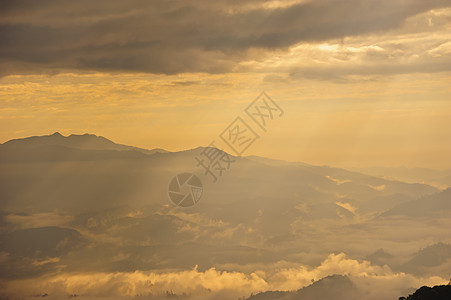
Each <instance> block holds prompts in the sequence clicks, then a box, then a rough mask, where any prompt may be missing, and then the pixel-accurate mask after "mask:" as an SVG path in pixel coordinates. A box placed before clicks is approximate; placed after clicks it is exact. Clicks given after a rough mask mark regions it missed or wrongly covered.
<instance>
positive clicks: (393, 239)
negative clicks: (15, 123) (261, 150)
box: [0, 134, 451, 299]
mask: <svg viewBox="0 0 451 300" xmlns="http://www.w3.org/2000/svg"><path fill="white" fill-rule="evenodd" d="M216 151H219V150H218V149H216V148H210V147H198V148H195V149H189V150H185V151H178V152H165V151H147V150H145V149H137V148H134V147H129V146H125V145H117V144H115V143H114V142H112V141H109V140H107V139H106V138H102V137H97V136H95V135H81V136H74V135H71V136H68V137H63V136H61V135H59V134H53V135H49V136H42V137H31V138H26V139H19V140H13V141H9V142H7V143H5V144H2V145H0V262H1V267H0V280H6V281H7V282H9V281H11V284H16V283H15V282H16V281H17V282H18V283H17V284H18V285H21V286H22V285H23V286H29V285H27V283H26V282H22V280H24V281H26V280H29V281H30V282H31V281H32V282H38V283H39V284H38V283H37V285H38V287H39V288H40V287H41V286H44V287H48V288H49V289H51V287H52V286H55V289H54V290H45V291H41V290H38V287H37V288H36V289H37V290H38V291H36V292H35V293H34V294H33V293H31V294H30V293H28V294H26V295H23V297H22V298H26V297H29V295H37V294H43V293H44V292H45V293H47V294H49V295H50V296H49V297H54V298H55V299H62V298H64V297H67V295H72V294H80V293H79V292H78V291H74V290H70V291H69V290H66V289H67V288H68V287H67V286H66V287H56V284H55V285H48V284H47V285H46V284H45V283H44V282H46V280H48V278H50V276H53V275H52V274H56V275H55V276H58V274H94V273H96V272H101V273H103V274H117V276H119V277H120V276H128V275H123V274H134V272H137V274H138V273H139V272H142V274H144V273H146V274H147V273H148V272H155V273H158V274H160V273H162V274H163V273H164V274H166V273H167V274H172V275H173V276H179V275H177V274H185V275H186V276H188V275H189V276H193V277H192V278H211V276H216V275H217V276H219V277H220V280H226V281H227V282H235V281H240V280H251V281H252V280H254V279H255V282H257V283H258V284H257V285H254V284H253V283H243V284H242V286H244V287H252V291H254V292H255V291H262V290H266V289H267V288H264V287H262V285H263V286H264V282H268V285H269V286H274V285H272V284H273V283H271V280H273V281H274V282H276V283H277V282H279V283H280V282H282V283H284V282H285V281H291V283H290V285H283V284H282V286H285V287H286V286H299V282H293V281H295V280H298V279H297V278H301V280H303V282H304V281H305V280H306V282H309V280H310V279H311V278H312V277H315V278H316V277H318V276H319V277H327V276H328V275H331V274H337V276H338V275H339V274H341V275H344V274H348V273H349V272H351V273H352V272H353V270H354V267H352V266H355V265H356V264H357V265H358V266H359V267H358V268H357V269H360V268H369V270H368V272H366V269H365V272H363V273H365V274H373V273H374V272H378V270H383V272H385V270H386V268H393V269H394V271H399V272H401V271H405V272H410V273H409V274H411V273H414V274H419V273H418V272H424V273H425V274H446V273H445V271H446V270H447V268H448V267H449V260H448V259H445V257H442V258H443V259H441V260H439V261H437V262H433V261H430V260H426V264H427V263H434V265H433V266H432V267H425V266H424V262H423V259H413V257H414V255H412V253H415V252H416V250H417V249H419V248H424V247H425V246H427V245H428V243H429V241H431V240H435V241H444V242H447V239H448V238H449V231H448V228H449V226H451V224H450V223H451V222H450V219H449V216H448V215H446V214H442V215H440V214H439V215H436V214H428V213H427V212H428V210H427V209H429V210H434V209H435V208H434V207H423V208H422V209H423V210H424V212H425V215H424V217H421V218H419V217H417V216H416V215H412V214H410V211H409V205H407V207H405V208H403V209H402V210H400V213H403V212H406V213H407V214H404V215H400V214H391V213H389V212H391V211H392V210H395V209H397V207H401V206H400V205H403V204H405V203H411V202H412V201H420V202H421V201H424V200H425V199H439V200H437V201H438V202H437V203H435V202H430V203H432V205H431V206H434V205H440V203H442V202H440V201H441V200H440V199H442V198H443V195H447V193H448V191H445V192H440V191H439V190H438V189H437V188H434V187H432V186H429V185H427V184H418V183H405V182H401V181H396V180H387V179H384V178H379V177H374V176H370V175H367V174H362V173H359V172H353V171H349V170H345V169H341V168H333V167H329V166H314V165H309V164H305V163H296V162H284V161H276V160H272V159H269V158H260V157H255V156H252V157H236V156H233V155H230V154H227V153H224V152H218V153H219V154H220V155H225V156H224V157H228V158H229V159H230V165H228V164H227V163H226V161H227V160H223V161H222V163H223V164H222V166H223V167H224V168H223V169H222V170H221V172H222V174H221V173H219V172H216V173H214V174H215V175H216V176H217V178H216V179H217V181H216V182H215V181H214V178H213V177H212V176H211V174H210V173H208V169H204V168H202V166H201V165H200V164H199V159H200V158H201V159H204V160H206V159H207V158H206V156H204V154H205V153H206V152H209V153H210V152H216ZM213 170H214V169H213ZM210 171H211V169H210ZM185 172H188V173H193V174H195V175H196V176H197V177H198V178H199V180H200V181H201V182H202V188H203V189H202V197H201V199H200V201H199V202H198V203H197V204H196V205H195V206H193V207H187V208H179V207H175V206H174V205H172V204H171V202H170V201H169V198H168V188H169V182H170V181H171V180H172V179H173V178H174V176H175V175H177V174H180V173H185ZM443 199H447V198H446V197H445V198H443ZM431 201H432V200H431ZM403 210H404V211H403ZM384 213H386V214H384ZM419 228H421V230H419ZM381 248H383V249H384V250H383V251H382V250H381V251H378V249H381ZM369 253H373V255H370V256H369V257H368V254H369ZM388 253H390V254H388ZM437 253H439V252H437ZM437 253H436V255H437ZM440 253H441V252H440ZM420 256H421V255H420ZM365 258H366V259H368V260H370V261H371V262H372V264H371V265H368V264H370V263H369V262H367V261H364V259H365ZM409 261H410V262H409ZM406 262H409V263H408V264H405V265H403V264H404V263H406ZM378 264H380V265H385V264H387V265H388V266H389V267H387V266H384V267H383V268H381V267H379V266H378ZM349 266H351V267H352V268H348V267H349ZM373 266H374V268H373ZM398 266H402V267H403V268H401V267H399V269H395V267H398ZM374 270H376V271H374ZM177 272H178V273H177ZM222 272H225V273H222ZM227 272H229V273H227ZM302 272H306V273H305V274H302ZM309 272H315V274H319V275H314V276H312V275H311V274H310V273H309ZM299 273H301V276H300V277H297V276H298V275H296V274H299ZM121 274H122V275H121ZM139 274H141V273H139ZM142 274H141V275H139V276H144V275H142ZM174 274H175V275H174ZM212 274H213V275H212ZM215 274H216V275H215ZM312 274H313V273H312ZM384 274H385V273H383V274H382V276H385V275H384ZM172 275H171V276H172ZM185 275H183V276H185ZM304 275H305V276H306V277H305V278H303V277H302V276H304ZM67 276H71V275H67ZM77 276H78V275H77ZM102 276H103V275H102ZM136 276H138V275H136ZM139 276H138V277H139ZM152 276H153V275H152ZM155 276H156V275H155ZM162 276H163V275H162ZM164 276H166V275H164ZM171 276H169V275H168V276H166V277H164V278H167V280H172V279H170V278H172V277H171ZM189 276H188V277H189ZM204 276H205V277H204ZM221 276H222V277H221ZM227 276H232V277H233V276H236V277H233V278H234V279H233V280H231V279H230V280H229V279H227ZM371 276H372V275H370V277H369V278H370V279H371ZM409 276H410V275H409ZM412 276H413V275H412ZM138 277H136V278H138ZM188 277H184V278H188ZM256 277H258V278H256ZM77 278H78V277H77ZM80 278H85V277H80ZM105 278H110V279H108V280H113V279H114V278H116V275H114V276H110V277H109V276H106V277H105ZM189 278H191V277H189ZM221 278H222V279H221ZM224 278H225V279H224ZM229 278H231V277H229ZM249 278H250V279H249ZM302 278H303V279H302ZM349 278H353V279H354V278H355V277H349ZM349 278H347V277H346V278H345V277H340V276H338V277H331V278H326V279H324V280H322V281H317V282H315V283H314V284H313V285H311V286H309V287H308V288H305V289H302V290H300V291H297V292H289V291H281V292H273V293H267V294H264V295H263V296H260V297H267V296H268V297H272V296H271V295H275V296H277V297H278V295H282V294H283V295H285V296H286V297H288V298H287V299H297V298H292V297H303V298H300V299H304V298H305V299H309V297H314V295H321V296H324V297H326V296H327V297H329V296H330V294H328V293H332V291H336V292H334V293H333V294H334V295H336V296H337V297H342V298H346V296H349V295H354V294H353V293H354V292H355V288H357V289H360V286H356V281H354V280H353V281H352V282H351V283H350V282H349ZM370 279H368V280H370ZM41 280H42V281H41ZM106 280H107V279H106ZM183 280H185V279H183ZM183 280H181V281H183ZM186 280H188V281H189V279H186ZM181 281H180V280H176V279H174V281H172V282H181ZM195 281H196V282H197V283H199V284H200V283H202V284H203V282H204V279H196V280H195ZM76 282H79V281H78V279H76ZM143 282H147V280H143ZM41 283H42V285H41ZM121 284H122V281H121V282H116V283H114V282H113V283H112V286H111V288H112V289H113V286H114V287H116V286H117V287H118V289H120V290H121V291H123V290H126V288H125V287H124V286H122V285H121ZM143 284H144V285H143V286H141V285H139V284H138V285H137V286H139V287H140V288H141V287H142V289H144V290H146V291H148V289H149V288H150V287H151V286H153V285H151V284H147V283H143ZM192 284H193V282H192V281H189V284H188V283H187V284H186V285H185V288H186V287H188V286H191V285H192ZM215 284H216V283H215ZM270 284H271V285H270ZM304 284H305V282H304ZM365 284H367V283H365ZM213 286H217V285H213ZM275 286H277V285H275ZM338 286H342V287H343V291H344V292H345V294H343V295H341V296H340V294H339V291H338V289H339V288H338ZM205 287H206V288H205V290H206V291H205V292H206V293H209V292H208V289H210V287H211V286H207V285H205ZM365 288H367V287H365ZM408 288H410V285H408V284H407V283H403V285H402V286H401V287H400V289H399V290H395V291H393V292H391V291H390V295H391V294H394V295H399V294H402V293H403V291H404V290H407V289H408ZM1 289H2V287H0V293H2V290H1ZM28 289H32V287H30V288H27V291H28ZM99 289H100V290H102V291H103V290H107V291H110V287H108V286H102V287H100V288H99ZM151 289H154V287H152V288H151ZM20 290H21V289H19V291H20ZM200 290H203V288H201V287H198V288H196V292H197V291H200ZM61 291H64V292H65V293H66V294H64V293H63V294H58V293H60V292H61ZM165 291H166V290H165ZM248 291H249V290H238V292H235V293H234V294H233V295H232V294H230V295H228V296H227V297H225V296H224V294H222V295H216V294H215V295H213V294H212V295H211V298H205V299H214V298H215V297H216V299H237V298H238V297H242V296H243V295H249V294H250V291H249V292H248ZM400 291H401V292H400ZM153 292H154V291H153V290H152V292H151V293H153ZM174 292H176V293H177V295H179V296H180V295H182V294H183V293H184V292H185V290H183V289H179V290H177V291H174ZM18 293H19V292H18ZM86 293H87V294H85V295H86V297H89V293H88V292H86ZM111 293H112V292H111ZM137 293H138V292H137ZM139 293H141V292H139ZM143 293H144V292H143ZM149 293H150V292H149ZM387 293H388V292H387ZM13 294H14V293H13ZM102 295H103V294H102ZM143 295H144V296H146V295H148V294H143ZM293 295H294V296H293ZM109 296H111V295H109ZM285 296H284V297H285ZM80 297H81V298H82V296H80ZM155 297H157V296H155ZM187 297H188V296H187ZM13 298H14V297H11V299H13ZM354 298H356V297H350V298H349V297H348V299H354ZM149 299H158V298H151V297H150V296H149ZM180 299H183V298H180ZM192 299H195V296H193V297H192ZM196 299H197V298H196ZM262 299H264V298H262ZM337 299H340V298H337Z"/></svg>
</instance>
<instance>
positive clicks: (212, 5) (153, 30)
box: [0, 0, 449, 75]
mask: <svg viewBox="0 0 451 300" xmlns="http://www.w3.org/2000/svg"><path fill="white" fill-rule="evenodd" d="M1 5H2V7H3V8H2V13H1V15H0V18H1V21H0V39H1V40H2V46H1V48H0V57H1V59H0V65H1V66H2V70H3V75H7V74H16V73H29V72H31V73H52V72H59V71H63V70H79V71H86V70H97V71H102V72H115V71H126V72H149V73H166V74H174V73H181V72H208V73H223V72H232V71H235V70H236V69H237V68H238V67H239V65H238V64H239V63H241V62H244V61H246V60H248V59H249V58H252V59H260V58H265V57H268V56H271V55H272V51H276V50H282V51H286V50H287V49H288V48H289V47H291V46H294V45H296V44H299V43H311V42H320V41H327V40H331V39H341V38H344V37H349V36H359V35H366V34H372V33H379V32H381V31H387V30H391V29H393V28H398V27H399V26H400V25H401V24H402V23H403V22H404V21H405V20H406V19H407V18H409V17H411V16H414V15H417V14H419V13H422V12H426V11H430V10H431V9H437V8H441V7H446V6H449V3H448V1H445V0H434V1H427V2H425V1H421V0H410V1H389V0H384V1H376V0H365V1H357V0H352V1H347V2H346V3H343V2H341V1H336V0H321V1H289V2H288V3H285V4H283V2H280V1H269V2H266V1H256V0H247V1H243V2H242V1H240V2H239V3H238V2H236V1H232V0H229V1H227V0H223V1H215V2H211V1H206V0H203V1H194V0H190V1H183V2H167V1H161V0H160V1H151V2H146V1H129V2H127V3H124V2H121V1H117V0H115V1H96V2H95V3H93V2H90V1H77V2H73V1H53V0H47V1H41V2H39V5H37V4H36V3H34V2H33V1H27V0H20V1H14V2H5V1H2V2H1ZM253 49H263V50H264V51H261V52H255V51H254V50H253Z"/></svg>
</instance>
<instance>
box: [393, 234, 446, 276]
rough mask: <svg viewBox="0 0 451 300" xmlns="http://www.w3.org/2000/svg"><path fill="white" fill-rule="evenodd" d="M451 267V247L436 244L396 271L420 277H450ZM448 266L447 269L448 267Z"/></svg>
mask: <svg viewBox="0 0 451 300" xmlns="http://www.w3.org/2000/svg"><path fill="white" fill-rule="evenodd" d="M450 265H451V245H450V244H445V243H436V244H434V245H430V246H427V247H426V248H423V249H421V250H420V251H418V252H417V253H415V254H413V255H412V257H411V258H410V259H409V260H408V261H407V262H405V263H403V264H402V265H400V266H398V267H395V268H394V269H396V270H400V271H402V272H405V273H410V274H415V275H418V276H425V275H438V276H443V277H445V278H446V277H448V276H449V269H448V268H447V267H449V266H450ZM446 266H447V267H446Z"/></svg>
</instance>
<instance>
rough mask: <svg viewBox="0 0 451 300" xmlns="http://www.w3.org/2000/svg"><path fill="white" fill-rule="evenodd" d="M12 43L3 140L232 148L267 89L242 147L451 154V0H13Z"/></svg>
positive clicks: (376, 159) (437, 159)
mask: <svg viewBox="0 0 451 300" xmlns="http://www.w3.org/2000/svg"><path fill="white" fill-rule="evenodd" d="M0 41H1V43H0V76H1V77H0V143H3V142H6V141H8V140H10V139H13V138H20V137H26V136H31V135H44V134H51V133H53V132H55V131H58V132H60V133H62V134H64V135H69V134H82V133H92V134H96V135H101V136H105V137H107V138H109V139H111V140H113V141H115V142H117V143H122V144H128V145H133V146H138V147H142V148H164V149H166V150H169V151H177V150H183V149H189V148H195V147H198V146H206V145H208V144H210V142H212V141H215V142H218V144H219V145H218V146H221V147H223V148H224V150H227V149H226V145H221V144H220V142H221V141H220V138H219V135H220V134H221V132H223V131H224V129H225V128H227V126H229V124H230V123H231V122H232V121H233V120H234V119H235V118H236V117H238V116H241V117H243V118H245V117H246V114H245V112H244V109H245V108H246V107H247V106H248V105H249V104H250V103H251V102H252V101H253V100H254V99H256V98H257V97H258V96H259V95H260V93H261V92H263V91H265V92H266V93H267V95H269V96H270V97H271V98H272V99H273V100H274V102H275V103H277V104H278V105H279V106H280V107H281V108H282V109H283V111H284V114H283V116H281V117H280V118H275V119H274V120H273V122H271V124H268V128H267V131H266V132H265V131H261V130H260V129H259V128H257V129H256V131H257V133H258V135H259V136H260V138H259V139H258V140H257V141H256V142H255V143H254V144H253V145H252V147H249V149H247V150H246V153H245V155H260V156H266V157H271V158H276V159H284V160H290V161H302V162H306V163H311V164H320V165H333V166H342V167H365V166H401V165H403V166H408V167H429V168H439V169H444V168H451V160H450V159H449V153H451V101H450V100H451V85H450V83H451V2H450V1H446V0H430V1H423V0H378V1H376V0H360V1H357V0H349V1H334V0H319V1H309V0H300V1H296V0H287V1H257V0H244V1H235V0H219V1H207V0H197V1H192V0H186V1H168V0H164V1H163V0H155V1H138V0H136V1H117V0H109V1H106V0H105V1H95V2H94V1H86V0H85V1H60V0H58V1H55V0H44V1H39V2H37V1H32V0H29V1H23V0H17V1H0ZM248 122H249V124H251V122H252V121H251V120H248ZM254 125H255V124H254Z"/></svg>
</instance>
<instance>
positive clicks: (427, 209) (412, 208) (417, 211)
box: [383, 188, 451, 217]
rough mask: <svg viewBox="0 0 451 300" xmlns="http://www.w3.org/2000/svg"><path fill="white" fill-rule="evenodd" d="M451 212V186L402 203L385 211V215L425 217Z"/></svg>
mask: <svg viewBox="0 0 451 300" xmlns="http://www.w3.org/2000/svg"><path fill="white" fill-rule="evenodd" d="M450 213H451V188H448V189H446V190H445V191H442V192H440V193H438V194H432V195H426V196H423V197H420V198H418V199H415V200H411V201H406V202H404V203H400V204H398V205H396V206H395V207H393V208H391V209H390V210H388V211H387V212H385V213H384V214H383V215H384V216H394V215H401V216H409V217H424V216H433V215H445V216H449V215H450Z"/></svg>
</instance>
